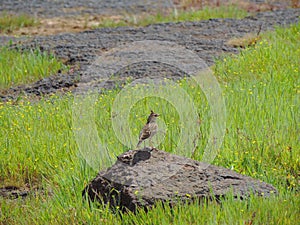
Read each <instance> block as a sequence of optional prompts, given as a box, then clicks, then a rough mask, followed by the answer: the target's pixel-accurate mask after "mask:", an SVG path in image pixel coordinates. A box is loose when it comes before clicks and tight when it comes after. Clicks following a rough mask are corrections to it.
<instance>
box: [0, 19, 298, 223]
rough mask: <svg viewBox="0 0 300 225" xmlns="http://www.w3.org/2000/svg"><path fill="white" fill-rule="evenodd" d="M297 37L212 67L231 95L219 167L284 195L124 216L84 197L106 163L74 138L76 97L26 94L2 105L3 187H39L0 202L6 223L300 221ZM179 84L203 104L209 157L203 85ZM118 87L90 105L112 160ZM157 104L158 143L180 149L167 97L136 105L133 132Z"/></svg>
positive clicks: (271, 36)
mask: <svg viewBox="0 0 300 225" xmlns="http://www.w3.org/2000/svg"><path fill="white" fill-rule="evenodd" d="M299 37H300V24H297V25H292V26H291V27H290V28H285V29H283V28H278V29H277V30H276V31H275V32H272V33H267V34H262V35H261V39H260V40H259V41H258V42H257V44H256V45H255V46H251V47H249V48H246V49H245V50H242V51H241V53H240V54H238V55H233V56H226V57H224V58H223V59H222V60H219V61H217V62H216V64H215V66H214V68H213V69H214V72H215V76H216V77H217V79H218V80H219V83H220V85H221V87H222V89H223V95H224V98H225V101H226V110H227V129H226V134H225V137H224V142H223V145H222V147H221V148H220V150H219V153H218V155H217V157H216V158H215V160H214V161H213V162H212V163H213V164H216V165H219V166H223V167H226V168H231V169H233V170H235V171H237V172H239V173H242V174H245V175H248V176H252V177H254V178H258V179H260V180H262V181H265V182H268V183H271V184H272V185H274V186H275V187H276V188H277V189H278V191H279V194H278V195H277V196H272V197H271V198H266V199H265V198H259V197H255V196H250V197H249V199H245V200H244V201H237V200H234V199H232V198H231V197H230V195H229V196H228V197H227V198H226V199H224V200H223V201H222V202H221V204H219V203H216V202H215V201H209V202H203V203H193V204H191V205H179V206H177V207H175V208H173V209H170V208H169V207H167V206H164V207H163V206H161V205H159V204H158V205H157V207H155V208H154V209H153V210H151V211H150V212H149V213H148V214H146V213H145V212H143V211H140V212H138V213H137V214H136V215H133V214H130V213H129V214H124V215H122V218H121V217H120V216H119V214H116V213H113V212H111V211H110V210H109V209H108V207H107V206H102V205H98V204H97V203H95V204H91V205H89V204H88V203H87V202H84V201H82V196H81V191H82V190H83V188H84V187H85V185H86V184H87V183H88V182H89V181H90V180H91V179H92V178H94V177H95V175H96V174H97V172H98V171H97V170H98V168H97V169H96V170H94V169H93V168H91V167H90V166H89V165H88V164H87V163H86V162H85V160H84V159H83V158H82V155H81V154H80V152H79V148H78V142H76V141H78V140H76V139H75V137H74V132H75V133H76V129H78V128H76V127H74V126H73V122H74V121H72V117H73V116H74V115H73V114H72V108H73V106H74V105H73V104H75V103H74V102H73V99H74V96H73V95H72V94H67V95H66V96H63V97H59V96H56V95H53V96H51V97H47V98H45V99H43V100H41V101H39V102H35V103H32V102H30V101H29V100H28V99H26V98H23V99H22V100H20V101H19V102H18V104H17V105H14V104H13V102H8V103H0V149H1V151H0V174H1V176H0V186H8V185H10V186H11V185H13V186H17V187H24V186H27V187H38V191H37V193H36V194H32V195H31V196H29V197H27V198H26V199H16V200H9V199H4V198H2V199H0V201H1V204H0V223H3V224H83V223H84V224H97V223H98V224H99V223H100V224H101V223H105V224H296V223H297V221H298V215H299V213H300V211H299V205H300V198H299V193H298V192H299V187H300V184H299V171H300V162H299V157H298V156H299V155H300V152H299V142H298V139H299V127H298V124H299V123H298V122H299V121H298V118H299V105H300V102H299V97H298V96H299V87H300V84H299V78H300V76H299V58H300V42H299ZM1 69H2V67H1ZM6 69H8V68H6ZM174 88H179V89H184V90H185V91H186V92H187V93H188V94H189V95H190V96H192V97H191V99H193V102H194V104H195V105H196V107H197V109H198V113H199V115H200V119H201V132H200V134H201V138H200V140H199V145H198V147H197V150H196V152H197V154H195V155H194V156H193V157H194V159H196V160H201V153H202V149H203V146H205V144H206V141H207V136H208V130H209V124H210V115H209V105H208V104H207V101H206V99H205V96H204V94H203V93H202V92H201V89H200V88H199V87H197V86H193V84H191V82H189V80H188V79H186V80H181V81H179V82H178V83H177V85H175V86H174ZM118 93H119V90H112V91H107V92H106V93H102V95H100V96H99V97H97V100H96V101H95V103H94V104H93V105H90V107H91V108H85V110H84V111H85V112H93V110H95V114H94V113H92V114H94V115H96V116H95V123H94V124H95V125H96V129H97V130H98V133H99V138H100V140H101V142H102V143H105V144H104V145H105V148H106V149H109V151H108V154H109V156H110V158H111V159H112V160H111V161H112V162H113V161H114V160H115V155H117V154H118V153H121V152H123V151H125V150H126V149H128V148H127V147H126V146H123V145H122V144H121V143H120V141H119V139H118V138H117V137H116V136H115V132H114V130H113V128H112V124H111V121H112V116H114V115H113V114H112V105H113V102H114V100H115V99H116V97H117V95H118ZM123 97H126V96H123ZM127 97H128V98H130V96H127ZM126 107H127V106H126V105H124V108H126ZM150 109H153V110H154V111H156V112H159V113H161V114H162V116H161V118H160V120H162V121H165V125H166V127H167V132H166V137H165V140H164V142H162V143H161V145H160V146H159V148H161V149H164V150H165V151H169V152H173V153H176V152H174V149H175V146H176V140H177V137H178V135H179V134H180V130H181V129H180V128H182V126H183V128H184V123H183V121H180V117H179V115H178V112H177V110H175V108H174V106H172V105H171V104H170V103H168V102H167V101H165V100H163V99H159V98H150V97H149V98H145V99H143V100H141V101H139V102H137V103H136V104H135V105H133V106H132V110H131V111H130V116H129V121H130V122H129V124H131V126H132V127H131V129H132V131H133V133H134V135H136V137H137V136H138V132H139V129H140V128H141V126H142V124H143V123H144V122H145V116H147V114H148V113H149V110H150ZM134 144H135V143H134ZM97 147H98V146H97ZM97 147H96V146H95V147H94V148H97ZM99 169H100V168H99ZM0 198H1V197H0ZM20 215H22V216H20Z"/></svg>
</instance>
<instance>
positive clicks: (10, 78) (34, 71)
mask: <svg viewBox="0 0 300 225" xmlns="http://www.w3.org/2000/svg"><path fill="white" fill-rule="evenodd" d="M0 59H1V60H0V89H6V88H9V87H12V86H17V85H20V84H28V83H33V82H35V81H37V80H40V79H42V78H44V77H48V76H50V75H53V74H56V73H57V71H58V70H62V69H64V68H66V67H65V66H64V65H63V64H62V62H60V61H59V60H57V59H56V58H55V57H54V56H53V55H51V54H48V53H47V52H41V51H39V50H25V51H19V50H14V49H9V48H7V47H2V48H1V49H0Z"/></svg>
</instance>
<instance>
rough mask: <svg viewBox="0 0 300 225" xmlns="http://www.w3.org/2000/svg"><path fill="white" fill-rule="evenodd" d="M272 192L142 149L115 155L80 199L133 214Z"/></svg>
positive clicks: (205, 166)
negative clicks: (180, 203)
mask: <svg viewBox="0 0 300 225" xmlns="http://www.w3.org/2000/svg"><path fill="white" fill-rule="evenodd" d="M276 192H277V191H276V189H275V188H274V187H273V186H272V185H270V184H267V183H264V182H261V181H259V180H256V179H253V178H251V177H248V176H244V175H241V174H238V173H236V172H234V171H232V170H229V169H225V168H222V167H217V166H213V165H210V164H207V163H203V162H198V161H195V160H192V159H188V158H185V157H182V156H177V155H173V154H170V153H167V152H164V151H161V150H157V149H150V148H144V149H142V150H130V151H128V152H125V153H123V154H122V155H120V156H118V160H117V162H116V163H115V164H114V165H113V166H112V167H110V168H108V169H107V170H104V171H101V172H99V174H98V175H97V177H96V178H95V179H94V180H92V181H91V183H90V184H89V185H87V187H86V188H85V189H84V190H83V196H86V195H87V196H88V197H89V198H90V199H91V200H98V201H100V202H102V201H103V202H104V203H110V205H111V206H112V207H115V206H120V207H121V208H122V209H123V210H126V209H129V210H131V211H135V210H136V209H137V208H140V207H141V208H145V209H148V208H149V207H150V208H151V206H153V205H154V204H155V203H156V202H159V201H161V202H167V203H169V204H170V205H171V206H172V205H174V204H176V203H177V202H178V201H193V200H197V199H200V200H201V199H202V198H212V197H213V196H214V197H215V198H216V199H220V198H222V197H223V196H225V195H226V194H228V193H232V194H233V196H234V197H235V198H240V199H244V198H247V196H249V195H250V194H251V193H253V194H256V195H258V196H265V197H268V196H270V195H271V194H273V193H274V194H275V193H276Z"/></svg>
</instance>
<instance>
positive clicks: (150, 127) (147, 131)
mask: <svg viewBox="0 0 300 225" xmlns="http://www.w3.org/2000/svg"><path fill="white" fill-rule="evenodd" d="M157 117H159V114H157V113H155V112H153V111H152V110H151V113H150V115H149V117H148V119H147V123H146V125H145V126H144V127H143V129H142V130H141V132H140V136H139V142H138V144H137V146H136V147H137V148H138V147H139V146H140V144H141V143H142V142H143V141H145V140H146V139H148V138H149V142H150V145H151V147H152V142H151V138H152V137H153V135H155V134H156V133H157V130H158V125H157V123H156V118H157Z"/></svg>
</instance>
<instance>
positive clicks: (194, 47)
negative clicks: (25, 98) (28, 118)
mask: <svg viewBox="0 0 300 225" xmlns="http://www.w3.org/2000/svg"><path fill="white" fill-rule="evenodd" d="M95 2H97V1H93V0H90V1H88V2H85V1H57V4H55V5H54V4H52V3H50V1H35V2H34V3H33V2H31V1H30V3H29V2H26V1H9V2H8V3H6V4H5V6H3V7H2V10H6V11H9V12H11V11H15V12H26V13H33V14H36V15H38V16H41V17H42V16H43V17H48V18H49V17H55V16H68V15H73V14H74V13H75V14H76V13H79V14H80V13H82V12H84V13H91V14H95V15H96V14H97V15H99V14H101V13H102V14H103V13H107V14H109V13H112V14H117V13H118V12H119V11H120V10H123V11H124V9H126V10H129V11H130V10H131V11H132V10H135V11H132V12H134V13H136V11H138V12H145V11H147V10H150V9H151V10H155V9H156V8H157V7H166V8H167V7H170V1H150V0H147V1H145V2H147V4H146V3H144V1H129V0H128V1H122V3H120V2H118V1H108V2H109V3H108V2H107V1H105V2H106V3H103V1H101V2H102V3H101V4H95ZM141 2H143V3H141ZM153 2H156V3H155V4H154V7H152V4H153ZM249 2H256V3H257V2H260V1H249ZM257 4H259V3H257ZM276 4H277V3H276ZM276 4H275V3H274V6H276ZM124 5H126V6H124ZM171 6H172V7H173V6H174V5H171ZM279 6H280V7H279ZM279 6H278V7H277V8H275V9H276V10H274V11H265V12H259V13H256V14H254V15H253V16H249V17H246V18H244V19H241V20H237V19H211V20H207V21H200V22H182V23H167V24H155V25H150V26H147V27H139V28H135V27H119V28H103V29H95V30H86V31H82V32H77V33H60V34H55V35H47V36H31V37H28V36H26V37H24V36H21V37H18V38H16V37H12V36H7V35H5V36H4V35H2V36H0V42H1V45H5V44H8V43H9V41H10V40H13V43H14V44H13V45H12V47H16V46H17V47H18V48H21V49H28V48H30V49H33V48H39V49H41V50H43V51H50V52H52V53H54V54H55V55H56V57H58V58H60V59H62V60H63V61H64V62H65V63H66V64H67V65H69V66H70V70H69V71H68V72H66V73H61V72H60V71H58V73H57V74H55V75H53V76H51V77H49V78H45V79H42V80H40V81H38V82H36V83H34V84H30V85H23V86H19V87H13V88H10V89H8V90H2V91H0V101H1V100H2V101H6V100H8V99H15V98H16V97H17V96H19V95H20V94H21V95H34V96H41V95H45V94H49V93H57V92H61V91H62V92H64V91H68V90H71V91H74V90H76V91H79V92H84V91H86V90H88V89H89V88H92V87H97V88H103V87H104V88H112V87H114V86H115V85H116V83H119V81H121V82H123V81H124V80H126V78H127V77H131V78H133V79H136V78H143V77H146V76H147V77H157V76H159V77H162V76H166V77H174V78H178V77H181V76H183V75H184V74H183V73H184V71H182V70H181V68H179V67H178V65H177V66H176V64H175V65H172V63H169V64H163V63H160V62H157V61H156V62H153V61H155V60H153V61H152V62H151V60H150V61H149V60H148V61H147V60H143V59H145V58H146V59H156V58H158V59H159V54H160V51H159V49H160V45H159V44H158V45H156V44H154V45H153V47H152V48H151V49H150V50H145V51H144V52H143V57H142V59H141V60H140V61H138V59H139V58H138V57H137V56H139V54H141V51H142V50H141V48H142V47H136V45H135V42H139V43H140V42H143V43H145V45H147V41H149V40H150V42H149V44H150V45H151V44H152V43H153V42H151V41H159V42H160V44H161V45H162V47H163V48H164V47H166V48H167V47H168V45H169V44H170V43H174V44H176V45H178V46H182V47H183V48H185V49H188V50H191V51H192V52H193V53H194V54H196V55H197V56H198V57H199V58H201V59H202V60H203V62H205V64H207V65H208V66H210V65H212V64H213V63H214V61H215V59H216V58H218V57H219V56H221V55H222V54H224V53H237V52H238V51H239V48H238V46H233V45H231V44H229V43H228V41H229V40H231V39H232V38H236V37H243V36H245V35H247V34H249V33H252V34H254V35H255V34H256V33H257V32H258V31H260V30H261V31H262V32H263V31H266V30H272V29H274V27H276V26H288V25H289V24H291V23H297V22H298V20H299V16H300V10H299V8H294V9H293V8H287V7H285V6H284V7H283V6H282V5H279ZM281 6H282V7H281ZM126 7H127V8H126ZM281 8H282V9H281ZM132 43H133V44H132ZM128 44H129V46H130V44H132V48H131V49H130V48H128V49H124V46H125V45H128ZM118 49H122V50H121V51H119V52H118ZM126 51H127V52H126ZM174 54H176V51H174ZM112 57H113V60H111V59H112ZM166 57H169V58H167V59H166V61H167V62H172V59H171V58H173V57H175V56H174V55H172V51H171V50H170V54H169V55H167V56H166ZM124 58H126V59H127V60H128V62H129V64H128V65H126V67H124V62H122V63H119V64H118V60H121V61H122V60H124ZM175 58H176V57H175ZM111 62H112V63H111ZM132 62H135V63H132ZM113 63H115V65H114V64H113ZM103 71H108V72H109V73H110V75H112V74H114V75H115V76H114V77H113V78H107V76H108V75H107V72H104V73H106V74H103ZM104 80H105V82H104V83H103V81H104Z"/></svg>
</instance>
